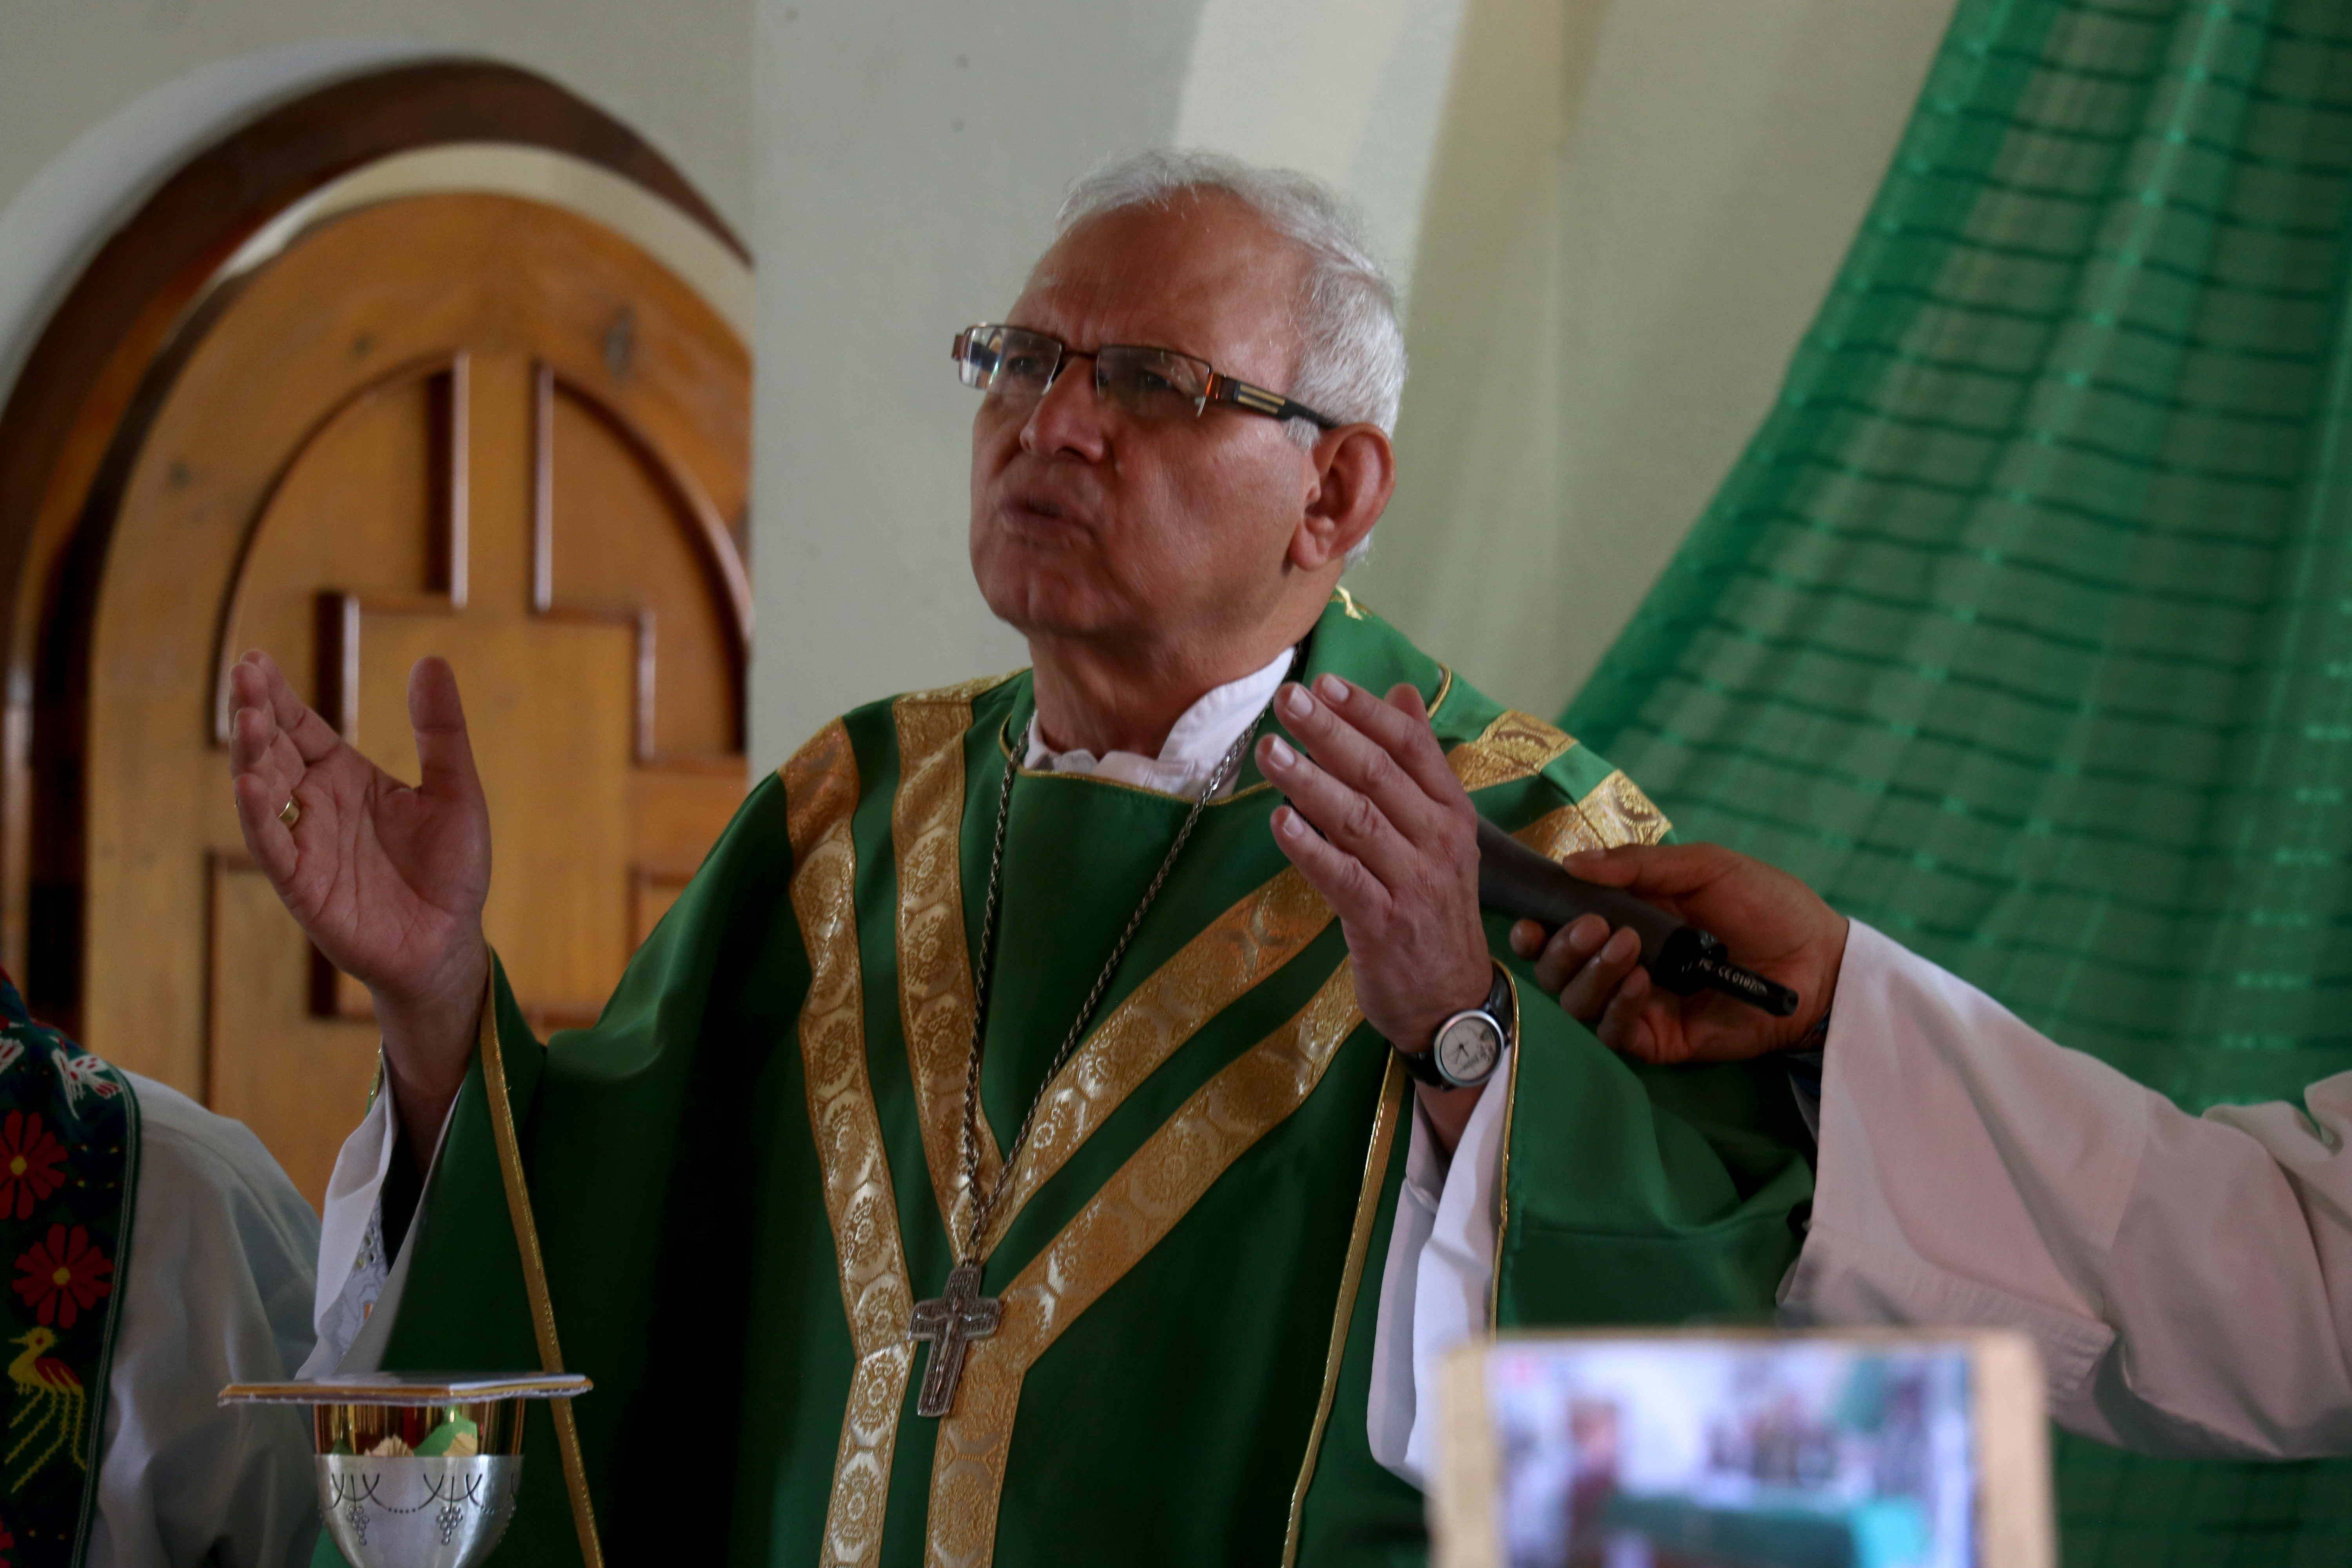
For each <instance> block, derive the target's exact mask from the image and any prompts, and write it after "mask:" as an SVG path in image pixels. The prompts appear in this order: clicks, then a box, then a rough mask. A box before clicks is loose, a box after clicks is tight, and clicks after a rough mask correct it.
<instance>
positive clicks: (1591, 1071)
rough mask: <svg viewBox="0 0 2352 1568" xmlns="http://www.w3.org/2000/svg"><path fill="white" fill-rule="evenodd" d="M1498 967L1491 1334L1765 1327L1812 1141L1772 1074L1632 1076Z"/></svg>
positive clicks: (1808, 1174) (1759, 1066)
mask: <svg viewBox="0 0 2352 1568" xmlns="http://www.w3.org/2000/svg"><path fill="white" fill-rule="evenodd" d="M1513 967H1514V969H1515V970H1516V971H1517V973H1518V974H1519V982H1520V983H1519V997H1520V1021H1519V1045H1518V1049H1517V1051H1516V1052H1514V1053H1513V1058H1512V1063H1511V1069H1510V1077H1509V1079H1508V1081H1507V1085H1506V1092H1507V1093H1508V1094H1509V1095H1510V1097H1511V1102H1510V1105H1509V1107H1508V1108H1507V1111H1506V1114H1507V1117H1508V1122H1507V1131H1506V1135H1505V1148H1504V1156H1503V1159H1504V1166H1503V1181H1502V1188H1503V1213H1502V1223H1501V1226H1500V1234H1499V1236H1498V1237H1497V1249H1496V1250H1497V1256H1496V1280H1495V1321H1496V1324H1497V1325H1498V1326H1501V1327H1517V1326H1536V1325H1544V1324H1552V1325H1560V1326H1568V1325H1581V1324H1592V1325H1599V1324H1610V1323H1625V1324H1636V1323H1647V1324H1657V1323H1673V1322H1684V1321H1694V1320H1699V1321H1712V1320H1717V1319H1720V1318H1725V1317H1751V1316H1761V1315H1763V1314H1766V1313H1769V1311H1770V1310H1772V1305H1773V1299H1774V1296H1775V1294H1776V1292H1777V1291H1778V1289H1779V1287H1780V1279H1781V1277H1782V1276H1783V1275H1784V1274H1786V1273H1787V1271H1788V1268H1789V1266H1790V1264H1792V1263H1793V1262H1795V1260H1796V1256H1797V1250H1798V1247H1799V1246H1800V1245H1801V1241H1802V1239H1803V1238H1802V1236H1801V1232H1800V1230H1799V1228H1798V1226H1800V1225H1801V1219H1802V1214H1803V1211H1804V1206H1805V1205H1808V1204H1809V1203H1810V1202H1811V1197H1812V1166H1811V1138H1810V1136H1809V1135H1808V1134H1807V1132H1806V1130H1805V1126H1804V1121H1803V1119H1802V1118H1801V1116H1800V1115H1799V1113H1798V1110H1797V1108H1796V1102H1795V1100H1794V1097H1793V1096H1792V1095H1791V1093H1790V1089H1789V1084H1788V1078H1787V1074H1786V1072H1785V1071H1783V1070H1782V1069H1781V1068H1780V1066H1779V1064H1777V1063H1773V1062H1770V1061H1763V1062H1754V1063H1737V1064H1729V1065H1726V1066H1720V1067H1707V1068H1678V1069H1657V1068H1641V1067H1638V1066H1636V1065H1635V1064H1633V1063H1630V1062H1628V1061H1627V1060H1625V1059H1624V1058H1621V1057H1619V1056H1617V1055H1616V1054H1615V1053H1614V1052H1612V1051H1611V1050H1609V1049H1608V1047H1604V1046H1603V1045H1601V1042H1600V1041H1599V1040H1597V1039H1595V1038H1594V1037H1592V1034H1591V1031H1589V1030H1587V1029H1586V1028H1585V1027H1584V1026H1582V1025H1580V1024H1578V1023H1577V1022H1576V1021H1575V1020H1573V1019H1571V1018H1570V1017H1569V1016H1567V1015H1566V1014H1565V1013H1563V1012H1561V1011H1560V1009H1559V1005H1558V1004H1557V1003H1556V1002H1554V1001H1553V1000H1551V999H1550V998H1549V997H1546V996H1545V995H1544V994H1542V993H1541V992H1540V991H1539V990H1538V988H1537V987H1536V985H1535V984H1534V982H1533V979H1532V978H1531V976H1530V975H1529V973H1528V971H1527V969H1526V968H1525V966H1523V965H1519V964H1517V963H1514V964H1513Z"/></svg>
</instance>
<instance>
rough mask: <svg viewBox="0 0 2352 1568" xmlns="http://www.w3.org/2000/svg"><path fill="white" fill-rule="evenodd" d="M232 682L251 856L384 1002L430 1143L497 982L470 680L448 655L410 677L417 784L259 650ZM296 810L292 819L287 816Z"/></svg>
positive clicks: (408, 1107) (395, 1078) (420, 1130)
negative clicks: (326, 714) (488, 933)
mask: <svg viewBox="0 0 2352 1568" xmlns="http://www.w3.org/2000/svg"><path fill="white" fill-rule="evenodd" d="M230 682H231V685H232V688H233V689H234V691H235V693H236V716H235V720H234V723H233V727H232V730H231V731H230V741H229V762H230V765H231V767H232V768H233V769H234V771H235V773H236V781H235V787H236V816H237V824H238V826H240V827H242V828H243V829H244V831H245V842H246V847H247V848H248V849H250V850H251V851H252V852H253V858H255V859H256V860H257V861H259V862H260V864H261V868H262V869H263V870H264V871H266V872H268V875H269V880H270V885H271V886H272V887H274V888H276V889H278V897H279V898H280V899H282V900H285V903H286V907H287V908H288V909H289V910H291V911H292V912H293V915H294V918H295V919H296V920H298V921H300V922H301V924H302V929H303V931H305V932H306V933H307V934H308V935H309V936H310V940H311V942H314V943H316V944H317V946H318V949H319V951H320V952H322V953H324V954H326V956H327V959H328V961H329V962H330V963H333V964H334V965H335V966H336V967H338V968H340V969H341V970H342V971H344V972H345V973H348V974H351V975H352V977H354V978H355V979H358V980H360V981H361V982H362V983H364V984H366V986H367V987H368V990H369V991H370V992H371V993H372V994H373V996H374V999H375V1011H376V1021H377V1023H378V1024H379V1026H381V1027H382V1028H383V1047H384V1061H385V1066H386V1068H387V1070H388V1073H389V1076H390V1079H391V1082H392V1088H393V1092H394V1100H395V1103H397V1104H398V1106H399V1108H400V1112H401V1119H402V1121H403V1123H404V1125H405V1127H406V1129H407V1131H408V1133H409V1137H410V1139H411V1142H412V1143H416V1142H417V1141H419V1140H424V1141H426V1142H425V1144H424V1146H425V1147H427V1148H429V1141H430V1140H431V1139H432V1138H434V1137H435V1136H436V1135H437V1133H438V1131H439V1130H440V1120H441V1114H442V1112H443V1111H445V1110H446V1109H447V1106H448V1103H449V1100H451V1099H452V1098H454V1096H455V1095H456V1093H457V1085H458V1083H459V1082H460V1081H461V1080H462V1079H463V1078H464V1076H465V1072H466V1065H467V1061H468V1060H469V1059H470V1058H471V1056H472V1053H473V1044H474V1026H475V1023H476V1021H477V1020H478V1018H479V1016H480V1014H481V1006H482V997H483V994H484V992H485V989H486V987H487V984H488V975H489V950H488V946H487V945H486V944H485V943H484V942H483V938H482V906H483V902H484V900H486V899H487V898H488V894H489V887H490V819H489V808H488V805H487V804H486V803H485V802H484V799H483V796H482V785H481V780H480V779H479V778H478V776H477V775H476V773H475V771H474V753H473V748H472V746H471V744H470V743H469V742H468V741H467V735H466V716H465V712H464V710H463V709H462V707H461V706H460V704H459V702H458V699H457V677H456V675H454V674H453V673H451V671H450V668H449V667H448V665H447V664H446V663H444V662H443V661H442V660H440V659H437V658H428V659H423V660H420V661H419V662H418V664H417V666H416V668H415V670H414V671H412V672H411V674H410V677H409V687H408V712H409V721H410V724H411V726H412V727H413V728H414V729H415V734H416V756H417V763H418V765H419V768H420V771H421V773H422V775H423V776H422V779H421V781H420V782H419V783H418V784H417V785H416V786H415V787H414V788H412V787H410V786H409V785H407V784H402V783H401V782H400V781H399V780H398V779H395V778H394V777H393V776H392V775H391V774H390V773H385V772H384V771H383V769H382V768H379V767H377V766H376V765H375V764H374V763H372V762H370V761H369V760H368V759H367V758H366V757H364V756H362V755H361V754H360V753H359V752H358V751H356V750H354V749H353V748H352V747H351V746H350V745H347V744H346V743H345V742H344V741H343V738H342V737H341V735H339V734H337V733H336V732H335V730H334V727H333V726H332V725H331V724H329V723H328V722H327V721H325V720H324V719H321V718H320V716H319V715H318V714H317V713H316V712H314V711H312V710H311V709H310V705H309V704H307V703H305V702H304V701H303V700H301V699H300V698H299V697H298V696H296V695H295V693H294V689H293V688H292V686H290V685H289V683H288V681H287V679H286V677H285V675H284V673H283V672H281V671H280V670H279V669H278V666H277V664H276V662H275V661H273V660H272V659H271V658H269V656H268V654H263V653H248V654H247V655H246V656H245V658H243V659H242V660H240V661H239V662H238V663H237V664H236V667H235V668H233V669H232V670H231V671H230ZM289 800H290V801H291V802H292V803H293V805H294V807H295V812H294V813H293V814H292V815H294V820H293V821H292V822H291V823H289V822H288V821H287V820H286V819H285V816H281V815H280V814H281V812H284V811H285V808H286V804H287V802H289Z"/></svg>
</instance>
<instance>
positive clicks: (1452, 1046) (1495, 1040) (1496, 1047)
mask: <svg viewBox="0 0 2352 1568" xmlns="http://www.w3.org/2000/svg"><path fill="white" fill-rule="evenodd" d="M1502 1054H1503V1035H1502V1031H1501V1030H1499V1029H1497V1028H1496V1027H1495V1021H1494V1020H1493V1019H1491V1018H1489V1017H1487V1016H1486V1015H1485V1014H1484V1013H1469V1014H1465V1015H1463V1016H1460V1017H1456V1018H1452V1019H1448V1020H1447V1021H1446V1025H1445V1027H1444V1028H1443V1029H1441V1030H1439V1031H1438V1035H1437V1070H1438V1071H1440V1072H1442V1073H1444V1075H1445V1076H1446V1077H1447V1078H1449V1079H1453V1080H1454V1082H1455V1083H1463V1084H1475V1083H1479V1082H1483V1081H1484V1080H1485V1079H1486V1076H1487V1075H1488V1074H1489V1073H1491V1072H1493V1071H1494V1070H1495V1063H1496V1061H1497V1060H1499V1059H1500V1058H1501V1057H1502Z"/></svg>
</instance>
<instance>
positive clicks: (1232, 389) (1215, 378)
mask: <svg viewBox="0 0 2352 1568" xmlns="http://www.w3.org/2000/svg"><path fill="white" fill-rule="evenodd" d="M980 332H1019V333H1021V334H1022V335H1023V336H1024V337H1028V338H1034V339H1035V340H1036V341H1038V342H1045V343H1051V344H1053V345H1054V348H1055V355H1054V363H1053V364H1052V366H1051V367H1049V368H1048V369H1047V370H1046V372H1045V386H1046V389H1047V390H1048V391H1050V390H1052V388H1053V385H1054V383H1055V381H1057V380H1059V379H1060V378H1061V374H1062V367H1063V365H1065V364H1066V363H1068V362H1069V361H1071V360H1074V359H1090V360H1093V361H1094V362H1095V363H1096V364H1097V367H1099V366H1100V365H1101V363H1102V359H1101V356H1102V354H1103V353H1106V352H1107V351H1108V350H1111V349H1129V350H1133V351H1135V352H1137V353H1155V354H1166V355H1167V356H1168V357H1169V358H1171V359H1177V360H1182V361H1183V362H1184V363H1187V364H1194V365H1198V366H1200V367H1201V371H1202V375H1203V378H1204V381H1203V384H1204V386H1205V388H1206V390H1205V391H1203V392H1202V395H1200V396H1199V397H1197V398H1195V399H1194V400H1193V405H1192V413H1193V415H1194V416H1195V417H1198V416H1200V415H1202V414H1205V413H1207V412H1208V408H1209V405H1210V404H1212V403H1216V404H1222V405H1224V406H1225V407H1228V408H1238V409H1240V410H1241V411H1242V412H1243V413H1244V414H1263V415H1265V416H1266V417H1267V418H1269V419H1304V420H1306V421H1307V422H1308V423H1309V424H1311V425H1313V426H1316V427H1317V428H1318V429H1322V430H1337V429H1338V428H1339V426H1340V424H1341V423H1342V421H1340V420H1337V419H1334V418H1332V417H1330V416H1328V415H1324V414H1318V413H1317V412H1315V410H1313V409H1312V408H1309V407H1307V405H1305V404H1304V403H1294V402H1293V401H1291V400H1290V399H1289V398H1287V397H1285V396H1283V395H1282V394H1280V393H1278V392H1271V391H1268V390H1267V389H1266V388H1265V387H1263V386H1259V385H1256V384H1254V383H1251V382H1246V381H1244V380H1242V379H1241V378H1240V377H1239V376H1232V375H1227V374H1224V373H1223V371H1220V370H1219V369H1217V367H1216V366H1214V365H1213V364H1211V363H1209V362H1208V361H1207V360H1204V359H1202V357H1201V356H1200V355H1198V354H1188V353H1184V352H1183V351H1182V350H1181V349H1166V348H1161V347H1160V346H1159V345H1158V344H1156V343H1104V344H1102V345H1100V346H1099V347H1097V348H1092V349H1074V348H1072V347H1071V346H1070V345H1069V344H1067V343H1066V342H1063V341H1062V340H1061V339H1059V338H1057V337H1055V336H1054V335H1053V334H1052V333H1051V332H1041V331H1035V330H1034V329H1033V328H1029V327H1014V326H1008V325H1006V324H1005V323H1003V322H1002V321H982V322H979V323H977V324H975V325H973V326H969V327H966V328H965V329H964V330H963V331H960V332H958V333H957V334H956V335H955V342H954V343H953V344H952V345H951V346H950V348H949V350H948V357H949V358H950V359H951V360H953V361H954V362H955V363H957V364H958V365H965V364H970V363H971V353H970V351H971V342H972V338H973V335H974V334H976V333H980ZM991 378H992V379H993V373H992V376H991ZM1096 389H1097V391H1099V390H1100V389H1101V383H1100V381H1099V380H1097V383H1096ZM980 390H982V391H983V392H985V391H988V390H989V388H988V387H986V386H982V387H981V389H980Z"/></svg>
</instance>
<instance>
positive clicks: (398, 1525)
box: [221, 1373, 589, 1568]
mask: <svg viewBox="0 0 2352 1568" xmlns="http://www.w3.org/2000/svg"><path fill="white" fill-rule="evenodd" d="M588 1386H589V1384H588V1380H587V1379H586V1378H584V1377H580V1376H577V1375H572V1374H561V1373H559V1374H548V1373H518V1374H515V1375H513V1376H485V1375H478V1374H474V1373H464V1374H446V1375H435V1374H422V1373H342V1374H339V1375H337V1376H333V1377H325V1378H319V1379H316V1380H310V1381H301V1382H294V1383H269V1384H233V1385H231V1386H230V1387H227V1388H225V1389H223V1390H221V1403H222V1404H224V1405H229V1404H268V1405H309V1406H310V1410H311V1422H312V1426H313V1430H314V1431H315V1432H316V1434H317V1437H318V1445H319V1448H318V1454H319V1457H318V1458H317V1460H316V1461H315V1463H316V1464H317V1467H318V1477H319V1514H320V1519H321V1520H322V1521H324V1523H325V1525H326V1528H327V1533H328V1534H329V1535H330V1536H331V1537H332V1538H333V1539H334V1542H335V1545H336V1546H337V1547H338V1548H339V1549H340V1550H341V1552H342V1554H343V1558H344V1560H345V1561H346V1562H348V1563H351V1564H352V1568H474V1565H475V1564H477V1563H480V1562H482V1561H483V1560H484V1559H486V1558H487V1557H488V1556H489V1554H490V1552H491V1550H492V1549H493V1548H495V1547H496V1546H497V1545H498V1543H499V1538H500V1537H501V1536H503V1535H505V1534H506V1530H507V1521H509V1520H510V1519H512V1518H513V1517H514V1505H515V1489H516V1488H517V1487H518V1486H519V1485H520V1482H521V1480H522V1402H523V1401H524V1400H526V1399H568V1398H571V1397H572V1395H574V1394H581V1393H584V1392H585V1391H586V1390H587V1388H588Z"/></svg>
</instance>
